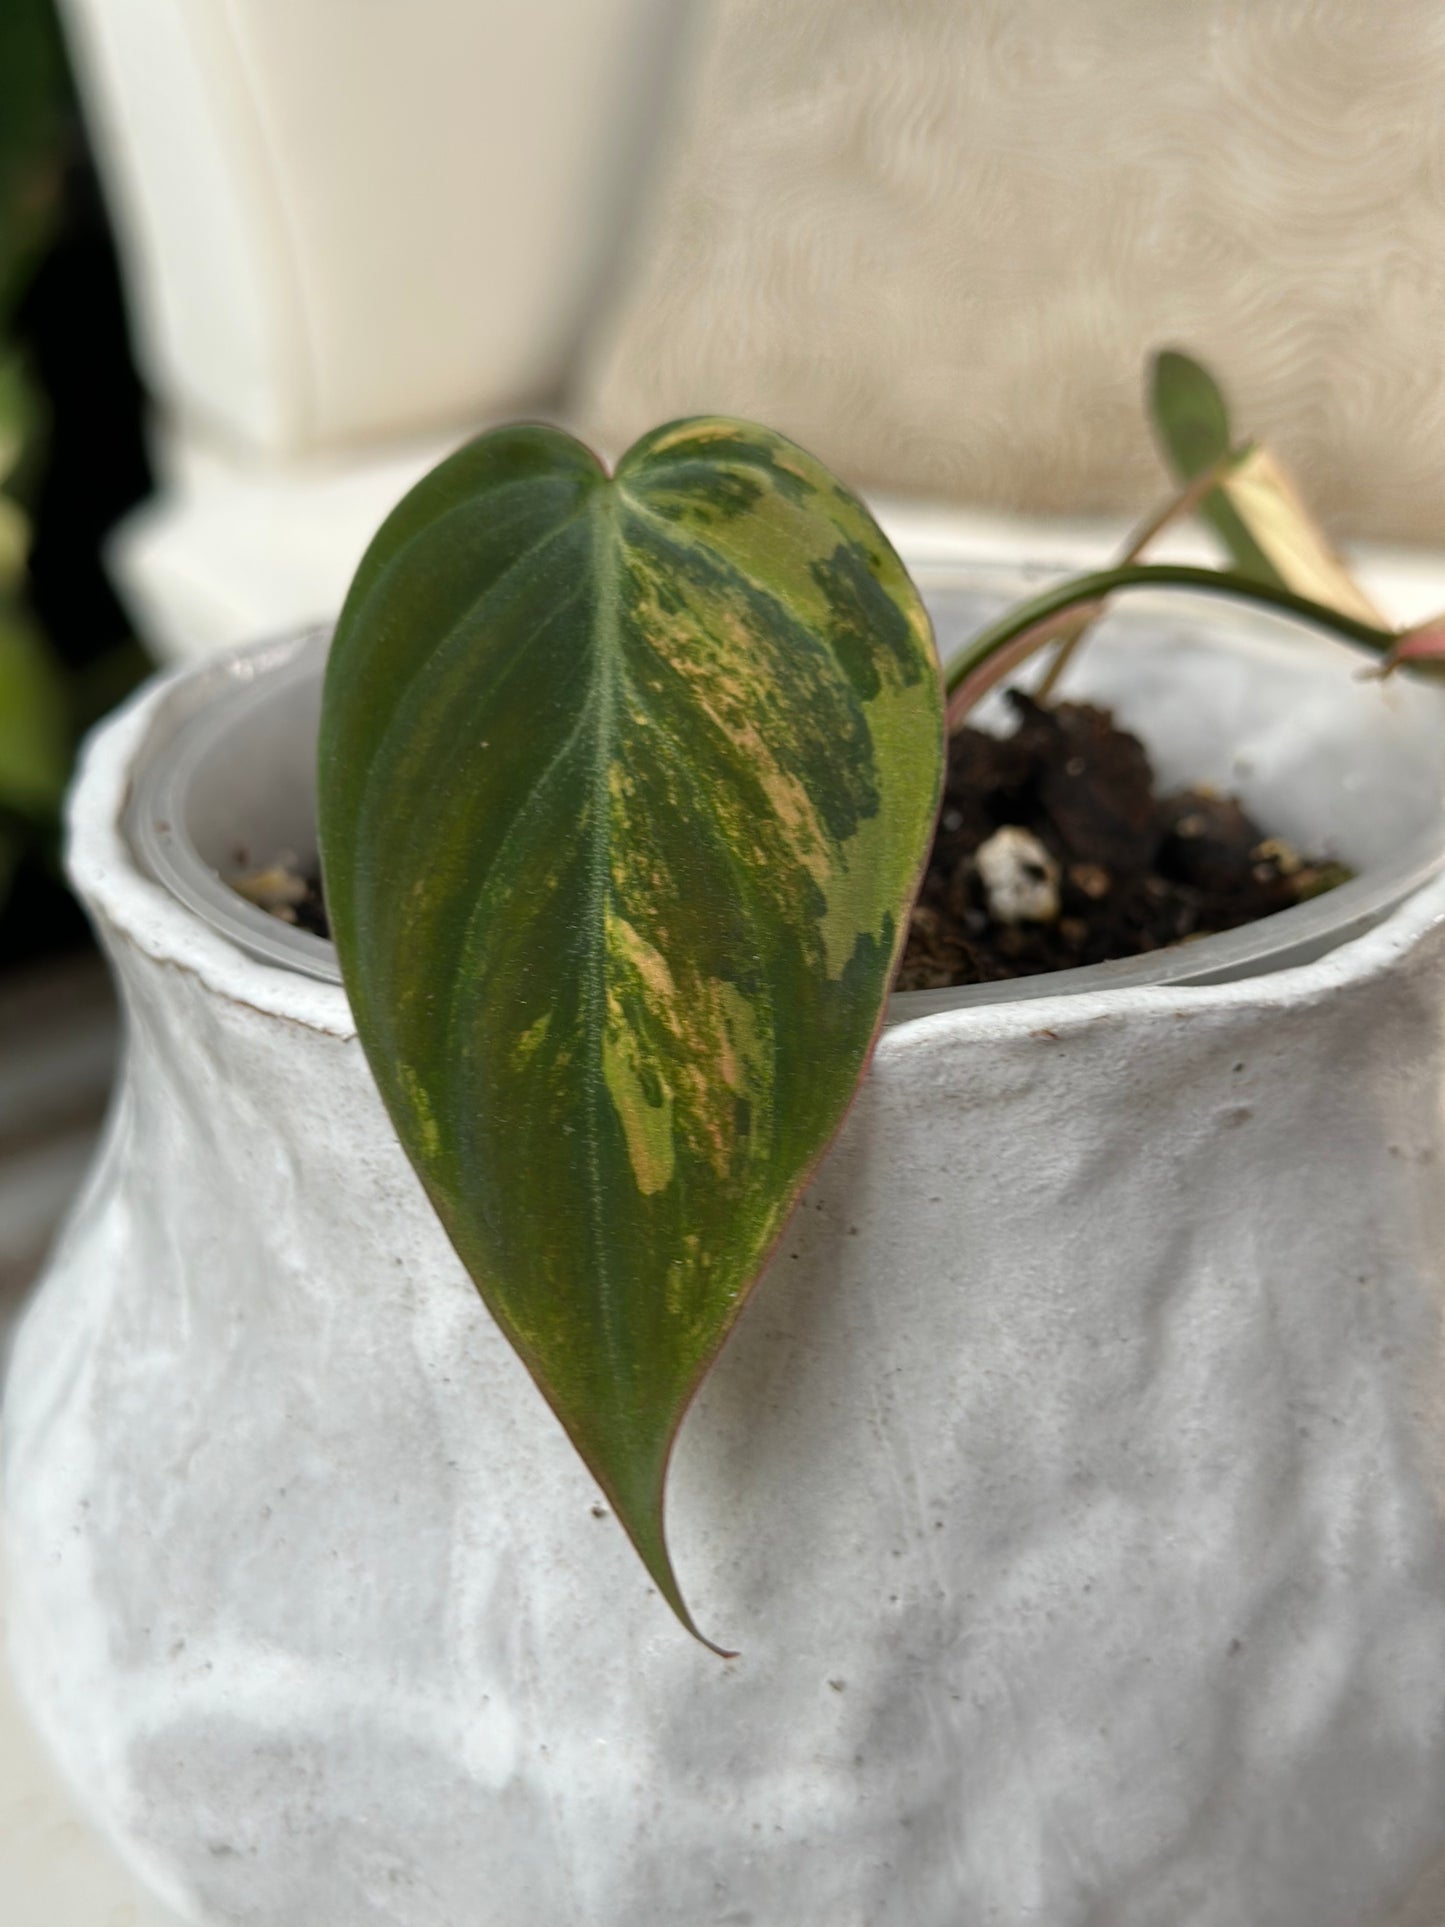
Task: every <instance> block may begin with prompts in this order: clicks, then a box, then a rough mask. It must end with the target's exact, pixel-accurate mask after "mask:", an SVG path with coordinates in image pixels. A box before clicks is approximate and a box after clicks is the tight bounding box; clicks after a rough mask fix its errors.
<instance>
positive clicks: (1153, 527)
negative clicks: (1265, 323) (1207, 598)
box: [1038, 450, 1240, 703]
mask: <svg viewBox="0 0 1445 1927" xmlns="http://www.w3.org/2000/svg"><path fill="white" fill-rule="evenodd" d="M1239 460H1240V454H1239V452H1237V451H1235V450H1229V451H1228V452H1226V453H1225V454H1223V455H1221V456H1220V458H1219V460H1218V461H1217V462H1211V463H1210V465H1209V467H1208V468H1206V469H1204V470H1203V471H1202V472H1201V473H1200V474H1198V475H1196V476H1195V477H1194V480H1193V481H1192V482H1189V483H1187V484H1186V485H1185V487H1184V488H1182V489H1181V490H1180V491H1179V493H1178V494H1177V495H1172V496H1170V498H1169V500H1168V501H1167V502H1165V503H1164V504H1163V506H1162V507H1160V508H1158V509H1156V510H1155V511H1154V513H1153V514H1152V515H1151V516H1150V517H1149V519H1148V521H1147V522H1143V523H1141V524H1140V526H1139V527H1138V528H1137V529H1135V531H1134V533H1133V534H1132V535H1131V536H1130V537H1129V540H1128V542H1127V543H1126V544H1125V547H1124V553H1123V554H1122V555H1121V556H1120V557H1119V558H1118V560H1117V561H1116V563H1115V564H1114V566H1115V568H1118V569H1127V568H1129V567H1131V566H1132V564H1134V563H1135V562H1142V561H1143V560H1144V554H1145V551H1146V550H1147V549H1148V548H1149V546H1150V544H1151V543H1153V542H1154V541H1156V540H1157V539H1158V537H1159V536H1161V535H1162V534H1163V533H1164V531H1165V530H1166V529H1168V528H1172V527H1173V525H1174V523H1176V522H1182V521H1183V520H1184V518H1185V517H1186V516H1189V515H1192V514H1193V513H1194V511H1195V509H1197V508H1198V507H1199V506H1200V504H1201V503H1202V502H1203V501H1204V500H1205V498H1206V496H1208V495H1210V494H1212V492H1213V491H1214V490H1215V489H1216V488H1218V486H1219V484H1220V481H1221V480H1222V479H1223V477H1224V476H1225V475H1226V474H1228V472H1229V470H1230V469H1232V468H1234V467H1236V466H1237V465H1238V463H1239ZM1101 613H1102V610H1101V609H1085V610H1084V611H1083V612H1082V613H1081V614H1080V615H1078V616H1076V617H1075V618H1074V619H1073V621H1072V622H1071V623H1070V624H1069V625H1068V627H1067V628H1066V629H1065V630H1064V632H1063V635H1062V637H1061V639H1060V641H1059V646H1058V648H1057V649H1056V650H1055V651H1054V659H1053V661H1052V662H1051V663H1050V664H1049V666H1048V668H1047V669H1046V670H1045V671H1044V675H1043V680H1042V681H1041V682H1040V683H1039V687H1038V699H1039V701H1040V702H1041V703H1046V702H1047V701H1048V700H1049V698H1050V696H1052V695H1053V693H1054V690H1055V688H1056V686H1057V684H1058V681H1059V678H1060V677H1061V676H1062V675H1063V673H1064V671H1065V670H1066V669H1067V668H1068V666H1069V664H1070V662H1071V661H1072V660H1073V658H1074V655H1075V653H1076V652H1077V650H1078V647H1079V644H1080V643H1081V642H1082V641H1083V640H1084V637H1085V636H1086V635H1087V634H1088V632H1089V630H1090V629H1091V628H1092V627H1093V625H1094V623H1095V622H1096V621H1097V620H1098V618H1099V616H1100V614H1101Z"/></svg>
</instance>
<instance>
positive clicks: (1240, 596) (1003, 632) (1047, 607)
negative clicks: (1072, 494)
mask: <svg viewBox="0 0 1445 1927" xmlns="http://www.w3.org/2000/svg"><path fill="white" fill-rule="evenodd" d="M1123 589H1199V590H1202V591H1203V592H1204V593H1205V594H1206V595H1222V596H1232V597H1233V598H1234V599H1235V600H1236V601H1240V602H1253V603H1258V604H1260V605H1262V606H1263V607H1265V608H1270V609H1278V610H1280V611H1281V612H1282V613H1283V614H1285V615H1292V616H1297V617H1298V618H1299V619H1300V620H1301V621H1302V622H1308V623H1312V624H1313V625H1314V627H1316V628H1317V629H1327V630H1329V631H1331V632H1332V633H1333V634H1335V635H1339V636H1345V637H1347V638H1348V639H1349V640H1350V641H1351V642H1359V643H1363V644H1364V645H1365V647H1366V648H1369V649H1376V650H1379V651H1380V652H1381V653H1385V652H1387V651H1388V650H1390V649H1392V648H1393V647H1394V645H1395V642H1396V640H1397V638H1396V635H1395V632H1394V631H1393V630H1391V629H1385V628H1381V627H1379V626H1377V625H1376V624H1375V623H1372V622H1362V621H1361V620H1360V619H1359V618H1358V617H1357V616H1347V615H1343V614H1342V613H1341V612H1340V611H1339V610H1338V609H1331V608H1329V607H1328V606H1327V605H1326V604H1325V603H1323V602H1312V601H1311V600H1310V599H1309V597H1308V596H1301V595H1296V594H1295V593H1294V591H1293V590H1292V589H1285V588H1280V587H1278V586H1277V585H1276V584H1274V583H1272V582H1257V581H1254V580H1252V579H1251V578H1250V577H1249V576H1245V575H1238V574H1236V573H1235V572H1234V571H1233V570H1229V569H1201V568H1196V567H1193V566H1192V565H1190V564H1186V563H1182V562H1147V563H1146V562H1139V563H1130V564H1127V565H1125V566H1123V567H1121V568H1116V569H1100V570H1098V571H1097V572H1096V573H1095V574H1093V575H1079V576H1074V577H1073V578H1072V579H1071V580H1070V581H1068V582H1060V583H1058V584H1056V585H1055V587H1053V588H1052V589H1045V590H1044V591H1043V592H1042V594H1040V595H1036V596H1032V597H1030V598H1029V600H1028V601H1027V602H1020V603H1018V604H1016V605H1015V606H1014V607H1013V608H1012V609H1010V610H1009V611H1008V613H1007V614H1006V615H1003V616H1000V617H999V619H998V621H997V622H992V623H990V624H989V626H988V627H987V628H986V629H983V630H981V631H980V632H979V634H978V635H976V636H975V637H974V638H973V640H972V641H971V642H970V643H969V644H968V645H967V647H966V648H964V649H962V650H960V651H959V653H958V654H957V655H956V656H955V657H954V658H953V660H952V661H951V662H950V663H949V665H948V669H947V674H946V688H947V693H948V698H949V703H948V716H949V722H950V724H956V723H957V722H958V720H959V718H960V717H961V716H962V715H963V714H964V712H965V711H966V710H967V709H970V708H972V706H973V704H974V703H975V702H977V701H978V699H979V697H980V696H982V695H983V694H984V693H985V691H986V690H987V689H988V688H990V687H991V686H992V684H993V682H994V681H996V680H997V674H996V673H995V674H994V675H989V674H988V670H987V666H988V665H989V664H990V662H991V660H992V658H993V657H995V656H997V655H999V654H1000V652H1002V651H1004V650H1007V649H1008V648H1009V645H1010V644H1012V643H1015V642H1017V641H1018V640H1019V639H1020V638H1021V637H1022V636H1024V634H1025V632H1026V631H1028V630H1034V629H1036V630H1038V631H1039V634H1038V635H1037V636H1036V637H1034V638H1032V639H1031V640H1032V646H1033V648H1042V647H1043V646H1044V645H1045V644H1046V643H1047V642H1049V641H1056V640H1057V638H1058V628H1057V626H1055V621H1054V619H1055V618H1056V617H1060V616H1064V615H1067V613H1068V612H1069V611H1070V610H1071V609H1075V608H1078V607H1079V606H1080V605H1082V604H1087V603H1091V602H1100V601H1102V600H1103V599H1104V598H1105V597H1106V596H1111V595H1116V594H1118V592H1119V591H1120V590H1123ZM1026 653H1032V649H1029V650H1028V651H1026ZM1020 659H1021V658H1020V657H1018V656H1017V655H1015V656H1013V657H1011V659H1010V661H1009V667H1010V668H1012V667H1016V666H1017V662H1018V660H1020Z"/></svg>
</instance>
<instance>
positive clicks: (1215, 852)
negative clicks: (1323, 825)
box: [897, 690, 1349, 990]
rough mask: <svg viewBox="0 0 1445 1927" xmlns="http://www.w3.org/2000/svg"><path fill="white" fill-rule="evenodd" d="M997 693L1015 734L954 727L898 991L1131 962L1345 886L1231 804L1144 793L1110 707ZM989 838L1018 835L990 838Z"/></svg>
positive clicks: (1333, 871) (1139, 750)
mask: <svg viewBox="0 0 1445 1927" xmlns="http://www.w3.org/2000/svg"><path fill="white" fill-rule="evenodd" d="M1008 700H1009V702H1010V704H1011V706H1012V708H1013V710H1014V712H1015V714H1016V716H1017V717H1018V728H1017V729H1016V730H1015V731H1014V733H1013V734H1012V735H1010V736H1005V737H999V736H989V735H985V734H984V733H983V732H982V731H981V730H976V729H963V730H960V731H959V732H958V734H957V735H956V736H954V738H953V740H952V742H951V744H950V746H949V759H948V777H947V782H946V785H945V791H944V799H943V809H942V812H941V815H940V819H939V828H938V834H937V837H936V838H935V840H934V845H933V851H932V854H931V855H930V857H929V860H928V870H927V873H926V875H925V877H924V882H923V888H922V890H921V891H920V893H919V898H918V903H917V906H916V907H915V909H914V912H913V922H912V927H911V929H910V931H909V938H908V946H907V950H906V952H905V954H904V958H903V963H902V965H901V967H900V969H899V973H898V980H897V987H898V989H900V990H933V989H940V988H942V987H944V986H945V985H951V984H976V983H995V982H998V981H1000V980H1002V979H1004V978H1009V977H1030V976H1035V975H1038V974H1040V973H1043V972H1046V971H1050V970H1068V969H1071V968H1073V967H1075V966H1076V965H1081V964H1092V963H1103V962H1106V961H1107V960H1108V959H1110V958H1114V957H1135V956H1140V955H1142V954H1143V953H1144V952H1146V951H1150V950H1160V949H1163V948H1165V947H1166V946H1167V945H1169V944H1176V943H1185V942H1188V941H1189V940H1190V939H1191V938H1195V937H1203V936H1208V935H1210V934H1212V933H1213V932H1215V931H1219V930H1232V929H1234V928H1235V927H1236V926H1238V925H1239V924H1243V923H1253V922H1254V921H1255V920H1256V919H1257V918H1259V917H1267V916H1269V915H1271V914H1272V912H1274V911H1276V910H1284V909H1288V908H1289V906H1290V905H1291V904H1295V903H1300V902H1302V901H1303V900H1304V899H1305V898H1306V897H1311V896H1317V895H1319V894H1320V892H1321V891H1323V890H1328V889H1332V888H1333V887H1334V886H1335V885H1336V884H1337V883H1342V882H1344V881H1345V879H1346V878H1347V877H1348V875H1349V872H1348V871H1347V870H1346V869H1344V868H1343V866H1342V865H1340V864H1336V863H1325V862H1321V861H1310V860H1306V859H1303V858H1301V857H1300V856H1299V855H1297V854H1296V852H1295V851H1293V850H1291V849H1290V848H1289V847H1288V846H1287V845H1286V844H1284V843H1282V842H1281V841H1280V840H1279V839H1278V838H1274V837H1270V836H1269V835H1268V834H1267V833H1266V832H1265V831H1264V830H1263V829H1261V828H1260V826H1259V825H1258V824H1257V823H1254V822H1253V821H1251V819H1250V818H1249V817H1248V816H1247V815H1246V814H1245V812H1244V811H1243V810H1242V809H1241V808H1240V806H1239V804H1238V803H1237V802H1235V801H1233V800H1232V799H1231V798H1228V797H1221V796H1216V795H1214V794H1213V793H1212V792H1210V791H1208V790H1204V789H1195V790H1183V791H1180V792H1178V793H1176V794H1174V795H1171V796H1163V797H1160V796H1156V794H1155V790H1154V773H1153V771H1152V769H1151V768H1150V766H1149V758H1148V756H1147V755H1146V754H1145V751H1144V748H1143V745H1142V744H1141V743H1140V742H1139V740H1138V738H1137V737H1135V736H1131V735H1130V734H1129V733H1128V732H1127V731H1126V730H1122V729H1119V728H1117V727H1116V726H1115V724H1114V721H1113V718H1112V717H1111V716H1110V715H1109V713H1108V712H1107V711H1106V710H1102V709H1095V708H1092V707H1091V706H1090V705H1088V704H1086V703H1060V704H1058V705H1057V706H1056V707H1053V708H1048V709H1045V708H1041V707H1040V706H1039V704H1037V703H1036V702H1034V701H1033V700H1032V699H1031V698H1030V697H1028V696H1025V695H1023V694H1022V693H1021V692H1019V691H1017V690H1011V691H1010V692H1009V698H1008ZM1001 830H1004V831H1012V832H1023V833H1024V834H1023V835H1022V836H1020V835H1017V834H1010V835H1005V836H1004V837H1003V838H1002V839H999V837H998V833H999V831H1001ZM991 839H992V840H993V841H992V842H991ZM981 858H982V869H981V868H980V859H981ZM1000 871H1002V872H1003V873H1004V874H1003V875H1002V879H1001V880H1000ZM1031 884H1032V885H1034V886H1037V888H1036V889H1034V890H1033V891H1032V892H1031V890H1030V885H1031ZM1010 886H1012V896H1013V898H1014V901H1012V902H1010V901H1009V900H1008V899H1009V896H1010ZM1030 894H1033V895H1035V896H1036V897H1037V899H1038V901H1036V902H1035V903H1032V904H1029V903H1028V902H1027V901H1024V903H1023V907H1024V909H1025V910H1028V911H1034V912H1042V913H1043V914H1038V915H1019V914H1017V911H1018V908H1019V902H1020V900H1026V899H1027V897H1028V896H1029V895H1030ZM1001 908H1002V909H1004V910H1013V911H1014V912H1015V914H1014V915H1013V916H1011V917H1010V916H1006V915H1001V914H999V911H1000V909H1001Z"/></svg>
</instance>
